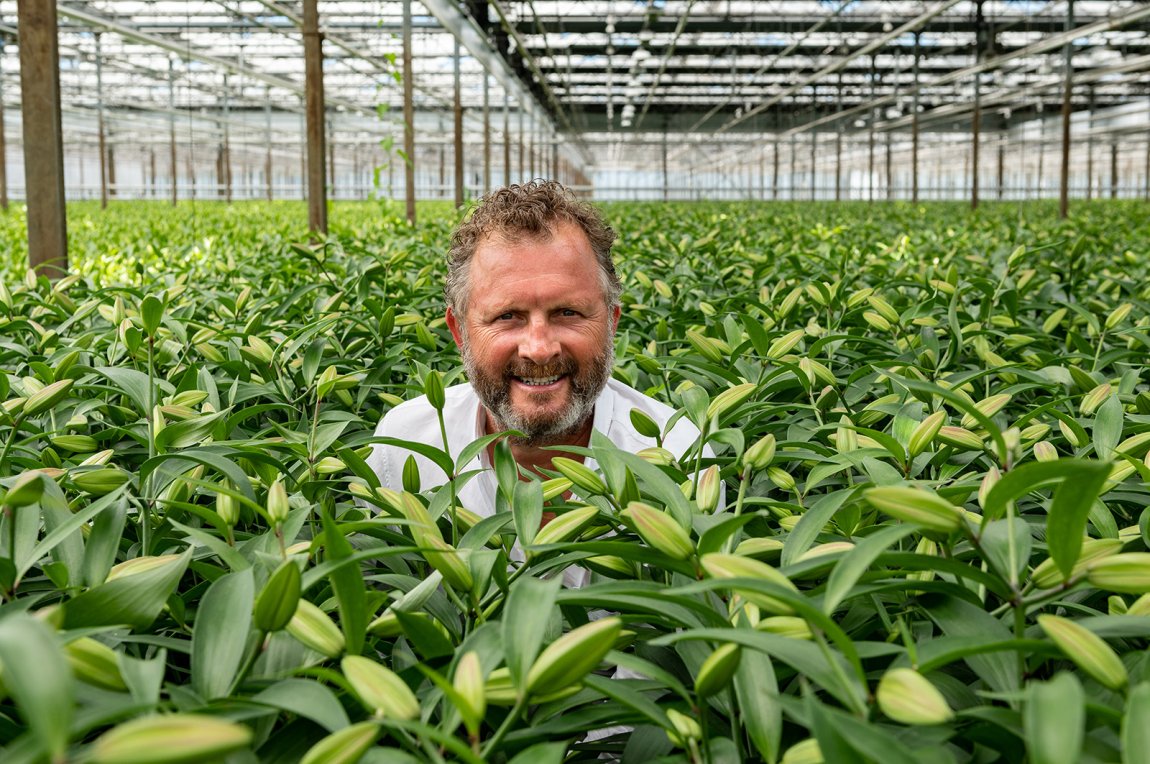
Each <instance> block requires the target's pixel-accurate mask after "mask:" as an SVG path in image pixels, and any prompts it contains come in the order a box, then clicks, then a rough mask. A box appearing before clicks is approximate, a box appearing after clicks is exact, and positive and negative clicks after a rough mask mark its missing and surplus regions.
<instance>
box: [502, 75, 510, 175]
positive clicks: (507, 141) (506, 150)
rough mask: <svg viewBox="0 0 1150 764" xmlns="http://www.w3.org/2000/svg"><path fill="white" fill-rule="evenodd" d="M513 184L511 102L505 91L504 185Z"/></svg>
mask: <svg viewBox="0 0 1150 764" xmlns="http://www.w3.org/2000/svg"><path fill="white" fill-rule="evenodd" d="M510 184H511V103H510V101H508V99H507V90H506V89H504V91H503V185H504V186H507V185H510Z"/></svg>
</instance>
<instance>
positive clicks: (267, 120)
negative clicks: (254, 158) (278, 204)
mask: <svg viewBox="0 0 1150 764" xmlns="http://www.w3.org/2000/svg"><path fill="white" fill-rule="evenodd" d="M264 147H265V149H266V153H265V154H264V192H265V194H266V196H267V200H268V201H269V202H270V201H271V200H272V89H271V88H270V87H269V88H267V89H265V90H264Z"/></svg>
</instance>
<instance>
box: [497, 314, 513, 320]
mask: <svg viewBox="0 0 1150 764" xmlns="http://www.w3.org/2000/svg"><path fill="white" fill-rule="evenodd" d="M513 318H515V314H514V313H500V314H499V315H498V316H496V317H495V320H496V321H510V320H511V319H513Z"/></svg>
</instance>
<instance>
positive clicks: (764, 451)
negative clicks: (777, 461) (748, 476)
mask: <svg viewBox="0 0 1150 764" xmlns="http://www.w3.org/2000/svg"><path fill="white" fill-rule="evenodd" d="M775 448H776V441H775V436H774V435H773V434H771V433H768V434H766V435H764V436H763V437H761V438H759V439H758V440H757V441H755V442H754V443H753V444H752V445H751V447H750V448H748V449H747V450H746V451H744V452H743V470H744V471H751V472H762V471H763V470H764V469H766V468H767V467H768V466H770V464H771V461H772V460H774V458H775Z"/></svg>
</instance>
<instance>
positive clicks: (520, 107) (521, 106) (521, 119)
mask: <svg viewBox="0 0 1150 764" xmlns="http://www.w3.org/2000/svg"><path fill="white" fill-rule="evenodd" d="M523 143H524V137H523V102H522V101H520V102H519V179H520V180H526V178H524V177H523V173H524V172H525V170H526V166H525V165H524V164H523Z"/></svg>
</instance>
